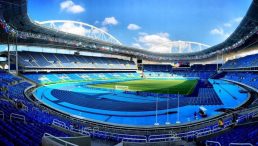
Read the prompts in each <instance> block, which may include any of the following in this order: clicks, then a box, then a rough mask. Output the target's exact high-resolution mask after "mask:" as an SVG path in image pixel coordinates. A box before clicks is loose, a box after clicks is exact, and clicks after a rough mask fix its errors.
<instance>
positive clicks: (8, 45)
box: [7, 34, 11, 73]
mask: <svg viewBox="0 0 258 146" xmlns="http://www.w3.org/2000/svg"><path fill="white" fill-rule="evenodd" d="M10 60H11V59H10V42H9V34H8V38H7V64H8V72H9V73H10V71H11V62H10Z"/></svg>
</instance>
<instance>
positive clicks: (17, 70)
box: [15, 36, 19, 75]
mask: <svg viewBox="0 0 258 146" xmlns="http://www.w3.org/2000/svg"><path fill="white" fill-rule="evenodd" d="M15 56H16V59H15V60H16V63H15V65H16V74H17V75H18V73H19V68H18V67H19V65H18V48H17V36H16V37H15Z"/></svg>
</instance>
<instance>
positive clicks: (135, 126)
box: [0, 0, 258, 146]
mask: <svg viewBox="0 0 258 146" xmlns="http://www.w3.org/2000/svg"><path fill="white" fill-rule="evenodd" d="M31 1H33V0H31ZM33 2H34V1H33ZM64 2H67V3H68V5H65V4H64V5H62V4H61V5H60V6H61V8H62V9H63V11H64V10H67V12H69V11H70V12H71V11H72V12H74V13H78V12H83V11H85V10H84V9H83V8H82V7H81V6H79V5H76V4H75V3H74V2H73V1H70V0H66V1H64ZM43 3H44V2H43ZM29 5H30V3H29V1H27V0H0V45H1V46H3V47H4V48H5V49H4V50H3V51H1V52H0V68H1V69H0V80H1V82H0V117H1V119H0V130H1V132H0V145H6V146H13V145H15V146H16V145H17V146H20V145H21V146H23V145H24V146H25V145H42V146H48V145H58V146H59V145H60V146H61V145H66V146H67V145H69V146H77V145H78V146H85V145H87V146H90V145H92V146H102V145H103V146H142V145H146V146H170V145H186V146H188V145H189V146H196V145H198V146H199V145H200V146H202V145H203V146H205V145H206V146H239V145H241V146H254V145H258V74H257V71H258V54H257V53H258V1H257V0H253V1H251V3H250V4H249V5H248V9H247V11H246V12H245V15H244V16H243V18H242V19H241V21H240V22H239V24H238V26H237V27H236V29H234V31H233V32H232V33H231V34H230V35H228V36H227V38H226V39H225V40H224V41H222V42H220V43H218V44H216V45H212V46H210V45H206V44H203V43H199V42H195V41H168V42H165V43H163V46H161V48H155V49H158V50H156V52H155V51H151V50H149V49H143V48H142V46H141V47H139V46H138V47H137V46H136V45H134V46H132V45H127V44H124V43H121V42H122V41H120V39H121V40H122V39H123V38H120V37H124V38H126V36H125V34H120V35H119V36H120V37H114V36H113V35H111V34H112V31H110V30H109V31H107V30H104V28H100V27H101V26H103V27H108V25H109V24H108V21H103V23H102V24H101V23H99V22H97V21H96V23H95V24H96V25H98V26H99V27H96V26H94V25H92V24H88V23H85V22H79V21H74V20H45V21H36V20H33V19H31V18H30V17H29V14H28V9H29V8H28V7H29ZM43 5H50V4H48V3H44V4H42V7H44V6H43ZM68 6H72V7H73V9H67V7H68ZM75 9H76V11H75ZM37 11H41V10H37ZM63 11H61V12H60V13H62V12H63ZM87 11H90V8H89V10H88V9H87ZM110 11H111V10H110ZM171 11H172V10H171ZM42 13H44V12H42ZM30 15H31V13H30ZM53 15H54V14H53ZM135 17H137V16H135ZM53 18H55V17H54V16H53ZM57 18H59V17H58V16H57ZM129 18H130V17H129V16H128V18H126V19H129ZM75 20H78V19H75ZM105 20H109V23H110V24H113V25H117V23H118V22H116V21H114V20H115V18H114V17H110V18H109V19H105ZM232 23H233V22H232ZM68 24H69V27H71V26H72V27H74V28H77V29H73V31H72V32H71V31H70V32H69V31H68V32H67V30H66V29H67V28H68ZM120 25H122V22H120ZM224 25H225V27H230V25H229V24H228V23H227V24H226V23H225V24H224ZM61 26H62V27H61ZM64 26H66V27H64ZM129 26H130V27H129ZM160 27H161V28H162V26H160ZM189 27H191V26H190V24H189ZM127 28H128V30H130V29H131V30H138V29H140V28H141V27H139V26H137V25H133V24H132V25H128V27H127ZM161 28H160V29H161ZM110 29H112V27H110ZM142 29H143V28H142ZM203 29H204V28H203ZM219 30H220V29H218V30H217V31H212V33H214V32H216V33H220V34H222V33H224V32H223V31H219ZM75 31H76V32H77V33H74V32H75ZM78 33H84V35H80V34H78ZM188 33H191V32H188ZM139 35H140V36H139V38H140V39H139V40H140V41H143V40H144V37H145V36H146V35H147V34H146V33H141V32H139ZM159 36H165V37H167V35H166V34H159ZM156 38H157V37H156ZM140 41H139V42H140ZM148 45H150V44H147V45H146V46H145V47H146V48H147V46H148ZM164 46H165V47H167V46H169V51H168V52H162V51H160V49H162V47H164Z"/></svg>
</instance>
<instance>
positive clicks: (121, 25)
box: [28, 0, 252, 53]
mask: <svg viewBox="0 0 258 146" xmlns="http://www.w3.org/2000/svg"><path fill="white" fill-rule="evenodd" d="M251 2H252V0H28V14H29V17H30V18H31V19H32V20H35V21H47V20H73V21H80V22H84V23H88V24H91V25H94V26H96V27H98V28H100V29H102V30H104V31H106V32H108V33H109V34H111V35H113V36H114V37H115V38H117V39H118V40H119V41H120V42H121V43H122V44H124V45H127V46H134V47H138V48H143V49H148V50H150V51H156V52H171V48H173V47H176V46H177V45H185V46H187V45H188V44H185V43H182V42H181V43H180V42H177V43H172V42H175V41H179V40H181V41H191V42H198V43H202V44H207V45H209V46H213V45H216V44H218V43H221V42H222V41H224V40H225V39H226V38H227V37H228V36H229V35H230V34H231V33H232V32H233V31H234V30H235V29H236V27H237V26H238V25H239V23H240V22H241V20H242V18H243V17H244V16H245V14H246V12H247V10H248V8H249V6H250V4H251ZM62 25H63V26H60V27H63V28H64V29H65V30H67V31H69V30H70V32H71V31H72V32H75V33H78V34H80V33H84V31H81V29H80V28H78V29H76V28H74V27H78V26H73V25H67V24H62ZM172 45H173V46H172ZM187 51H189V50H185V52H187ZM172 53H173V52H172Z"/></svg>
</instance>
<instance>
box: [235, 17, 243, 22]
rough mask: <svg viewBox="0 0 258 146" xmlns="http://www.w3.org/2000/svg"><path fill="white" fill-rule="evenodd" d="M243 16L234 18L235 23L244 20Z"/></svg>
mask: <svg viewBox="0 0 258 146" xmlns="http://www.w3.org/2000/svg"><path fill="white" fill-rule="evenodd" d="M242 19H243V17H237V18H235V19H234V22H235V23H240V22H241V21H242Z"/></svg>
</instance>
